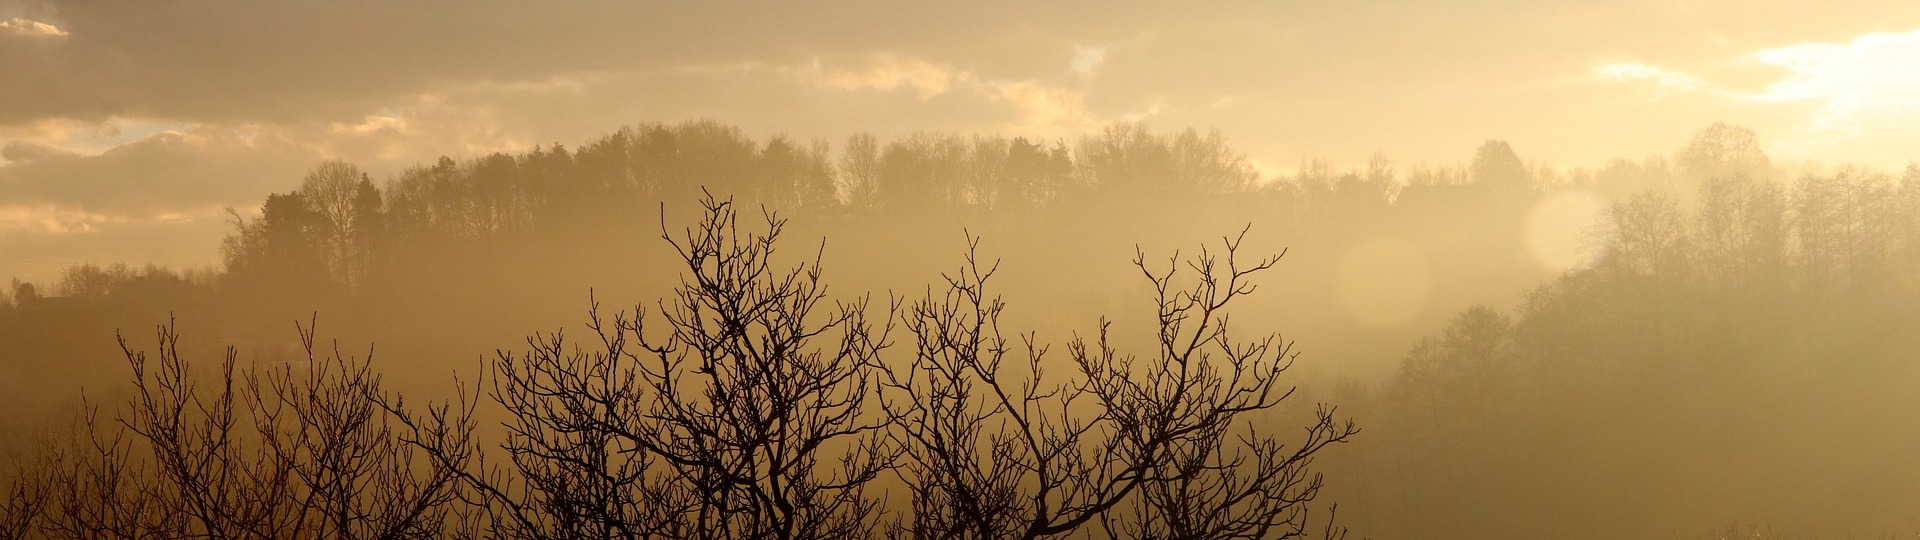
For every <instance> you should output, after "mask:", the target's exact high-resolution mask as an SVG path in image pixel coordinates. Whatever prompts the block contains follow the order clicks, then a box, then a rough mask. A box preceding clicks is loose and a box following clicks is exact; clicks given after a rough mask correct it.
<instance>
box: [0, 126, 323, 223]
mask: <svg viewBox="0 0 1920 540" xmlns="http://www.w3.org/2000/svg"><path fill="white" fill-rule="evenodd" d="M0 157H5V158H6V159H7V161H9V162H10V163H9V164H7V165H6V166H4V167H0V194H4V196H0V206H22V205H24V206H52V207H60V208H73V209H79V210H83V211H85V212H88V213H99V214H111V215H116V216H125V217H130V218H146V217H151V216H154V215H159V214H167V213H175V212H181V211H190V212H198V211H203V210H205V209H207V208H209V207H213V208H218V207H219V206H222V205H235V206H242V207H245V206H248V205H250V204H256V203H254V201H257V200H258V199H259V198H260V197H263V196H265V194H266V193H268V192H269V191H272V190H276V189H284V187H283V186H285V185H287V184H288V183H289V182H292V181H297V179H298V178H299V176H298V175H299V173H300V171H302V170H303V169H304V168H305V167H306V166H307V165H308V164H309V163H311V162H313V161H316V160H318V159H319V158H320V154H318V153H317V152H316V151H314V150H313V149H311V148H309V147H305V146H303V145H301V144H299V143H296V142H294V141H289V140H286V139H284V138H280V137H277V136H274V135H272V134H259V133H247V132H244V131H238V130H228V129H216V128H203V129H196V130H192V131H187V132H174V131H167V132H161V133H157V134H154V135H150V136H147V137H145V138H142V139H140V140H137V141H134V142H131V143H128V144H124V145H121V146H118V147H115V148H113V149H110V150H107V151H105V152H104V153H101V154H98V155H87V154H80V153H75V152H70V151H64V150H60V149H56V148H51V147H48V146H45V145H40V144H34V143H23V142H13V143H9V144H7V145H6V146H5V147H4V149H0Z"/></svg>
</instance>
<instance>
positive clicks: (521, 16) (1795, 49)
mask: <svg viewBox="0 0 1920 540" xmlns="http://www.w3.org/2000/svg"><path fill="white" fill-rule="evenodd" d="M697 118H706V119H713V120H717V121H719V122H722V123H725V124H730V125H735V126H739V127H741V128H742V129H744V130H745V131H746V132H747V133H749V134H752V135H756V136H766V135H771V134H787V135H790V136H793V137H797V138H801V139H813V138H824V139H826V140H828V141H830V142H834V143H837V142H839V141H840V140H842V139H843V138H844V137H845V136H847V135H849V134H851V133H854V132H860V131H865V132H871V133H874V134H876V135H879V136H881V137H883V138H885V137H892V136H901V135H906V134H911V133H913V132H916V131H948V132H960V133H999V134H1004V135H1008V136H1026V137H1037V138H1042V139H1048V140H1052V139H1064V140H1067V141H1068V142H1072V141H1073V140H1075V139H1077V138H1078V137H1079V136H1080V135H1081V134H1084V133H1088V132H1092V131H1096V130H1098V129H1099V128H1100V127H1102V126H1105V125H1108V124H1110V123H1112V122H1115V121H1142V122H1146V123H1147V124H1148V125H1149V126H1151V127H1153V128H1155V129H1159V130H1178V129H1184V128H1188V127H1195V128H1200V129H1203V130H1204V129H1207V128H1217V129H1219V130H1220V131H1221V132H1222V133H1223V134H1225V135H1226V137H1227V138H1228V139H1229V141H1230V142H1231V144H1233V145H1234V146H1235V147H1236V148H1238V149H1240V150H1243V151H1245V152H1246V153H1247V154H1248V156H1249V158H1250V159H1251V160H1252V161H1253V162H1254V163H1255V164H1256V165H1257V166H1258V167H1260V168H1261V169H1262V170H1263V171H1265V172H1267V173H1269V174H1283V173H1285V172H1287V171H1290V170H1292V169H1293V168H1294V167H1296V166H1298V165H1299V164H1300V163H1302V162H1303V161H1304V160H1308V159H1323V160H1328V161H1331V162H1333V163H1336V164H1343V165H1354V166H1358V165H1360V164H1362V163H1364V162H1365V160H1366V159H1367V158H1368V157H1369V156H1372V155H1374V154H1376V153H1379V154H1384V155H1385V156H1387V157H1389V158H1391V159H1393V160H1395V161H1396V162H1399V163H1413V164H1417V163H1434V164H1451V163H1458V162H1462V161H1465V160H1466V159H1468V158H1469V157H1470V156H1471V155H1472V152H1473V150H1474V149H1475V148H1476V147H1478V146H1479V145H1480V144H1481V143H1482V142H1483V141H1485V140H1487V139H1501V140H1506V141H1510V142H1511V143H1512V144H1513V147H1514V148H1515V149H1516V151H1517V152H1518V153H1519V154H1520V155H1521V157H1522V158H1524V159H1526V160H1528V161H1530V162H1536V163H1550V164H1555V165H1558V166H1569V167H1570V166H1597V165H1599V164H1602V163H1604V162H1605V161H1606V160H1607V159H1610V158H1615V157H1626V158H1635V159H1637V158H1644V157H1648V156H1655V155H1665V154H1670V153H1671V152H1672V151H1673V150H1675V149H1677V148H1679V147H1680V146H1681V145H1682V144H1684V143H1685V141H1686V140H1687V139H1688V138H1689V137H1690V136H1692V134H1693V133H1695V132H1697V131H1698V130H1700V129H1701V128H1704V127H1706V126H1708V125H1710V124H1712V123H1714V122H1726V123H1729V124H1735V125H1740V126H1745V127H1749V128H1752V129H1754V130H1755V131H1756V132H1757V133H1758V134H1759V137H1760V139H1761V142H1762V144H1763V146H1764V147H1765V148H1766V149H1767V150H1768V151H1769V152H1770V154H1771V155H1772V156H1773V157H1774V158H1775V160H1776V161H1779V162H1788V163H1792V162H1802V161H1807V160H1814V161H1819V162H1824V163H1841V162H1858V163H1863V164H1867V165H1869V166H1874V167H1880V168H1887V169H1893V168H1898V167H1901V166H1904V164H1906V163H1907V162H1908V161H1909V160H1910V159H1913V158H1915V157H1920V145H1916V144H1915V142H1916V141H1920V2H1907V1H1888V0H1872V1H1861V0H1833V1H1826V2H1784V1H1770V0H1759V1H1741V2H1732V1H1711V0H1697V1H1672V0H1618V1H1581V2H1573V1H1566V2H1521V1H1480V0H1456V1H1447V2H1434V1H1428V2H1414V1H1379V0H1352V1H1346V2H1294V1H1272V0H1269V1H1247V2H1238V1H1224V2H1201V3H1178V4H1176V3H1161V4H1144V3H1141V4H1135V3H1123V2H999V1H984V2H970V3H938V2H891V1H855V2H834V3H828V4H825V5H802V3H793V2H778V3H776V2H743V1H713V2H629V1H620V2H612V1H605V2H602V1H591V0H586V1H578V2H564V3H536V2H519V1H513V2H508V1H494V0H481V1H475V2H461V3H443V2H371V1H367V2H363V1H357V0H334V1H326V2H307V1H298V2H271V3H268V2H261V3H228V2H210V1H179V2H146V1H120V0H93V1H76V2H59V1H34V0H24V1H23V0H0V278H4V277H6V276H22V277H27V278H29V279H35V278H38V279H45V278H46V277H48V276H50V275H52V273H53V272H55V271H57V270H58V269H59V268H60V267H61V266H62V265H67V264H75V263H80V262H96V263H112V262H128V263H134V264H140V263H146V262H154V263H159V264H163V265H174V266H181V267H187V266H196V265H209V264H213V263H215V262H217V261H218V245H219V239H220V237H221V236H222V235H223V234H224V233H225V232H226V231H227V230H228V228H229V225H228V224H227V221H228V219H229V217H228V214H227V212H226V209H227V208H234V209H236V210H238V211H240V212H241V213H247V212H251V211H254V210H255V209H257V206H258V205H259V204H260V201H261V199H262V198H264V197H265V195H266V194H268V193H270V192H276V191H287V190H291V189H293V188H294V187H296V186H297V185H298V183H299V179H300V176H301V175H302V174H303V172H304V171H305V170H307V169H308V168H310V167H312V166H313V165H315V164H317V163H318V162H320V161H321V160H324V159H336V158H337V159H344V160H347V161H350V162H353V163H355V164H357V165H360V166H361V167H363V168H365V169H367V170H370V171H373V172H374V174H375V176H376V177H379V176H384V175H387V174H392V173H394V172H397V171H399V170H400V169H402V168H404V167H406V166H409V165H413V164H418V163H425V162H431V161H432V160H433V159H434V158H436V157H438V156H441V155H449V156H453V157H456V158H459V157H471V156H476V155H481V154H485V153H488V152H493V151H524V150H527V149H530V148H532V147H533V146H534V145H551V144H555V143H559V144H564V145H566V146H568V147H575V146H578V145H579V144H580V143H581V142H584V141H587V140H590V139H593V138H595V137H598V136H600V135H603V134H606V133H609V132H611V131H613V130H615V129H618V128H619V127H620V126H623V125H630V124H633V123H637V122H643V121H661V122H678V121H682V120H689V119H697Z"/></svg>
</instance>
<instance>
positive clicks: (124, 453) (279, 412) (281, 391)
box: [0, 323, 457, 539]
mask: <svg viewBox="0 0 1920 540" xmlns="http://www.w3.org/2000/svg"><path fill="white" fill-rule="evenodd" d="M156 334H157V336H158V341H159V347H158V348H157V349H156V350H155V351H154V354H153V355H152V356H149V355H148V352H147V351H136V350H134V348H133V347H131V346H129V345H128V344H127V342H126V340H125V339H124V338H122V339H121V341H120V344H121V349H122V351H123V352H124V353H125V355H126V358H127V361H128V364H129V365H130V366H131V367H132V371H133V390H134V397H133V398H132V400H131V402H130V403H129V404H128V408H127V409H126V410H125V411H124V412H123V413H122V414H121V415H120V417H119V421H118V422H117V423H101V422H99V421H98V416H97V410H95V409H93V408H88V409H86V412H85V413H84V414H83V415H82V416H81V418H80V420H79V421H78V422H77V423H76V425H75V426H74V427H73V429H72V431H71V432H70V433H69V434H68V436H67V437H66V438H64V439H61V440H56V441H53V443H52V444H49V445H48V448H46V449H45V450H44V452H43V454H42V456H41V459H40V460H39V461H38V462H37V463H36V465H37V467H38V471H37V472H34V473H30V474H28V475H26V476H25V478H24V480H25V481H23V482H21V483H17V484H15V487H14V489H13V490H12V491H11V492H9V493H7V494H6V495H8V500H7V502H6V503H5V505H4V506H3V508H5V509H6V516H7V519H4V520H0V524H3V525H4V529H5V530H4V534H6V535H7V537H9V538H12V537H27V536H39V537H49V538H217V539H229V538H234V539H238V538H327V539H333V538H338V539H363V538H380V539H403V538H439V537H442V536H445V535H447V533H449V532H451V531H452V529H451V525H452V524H455V523H456V522H457V520H454V519H452V518H454V517H457V516H454V515H453V514H452V511H453V510H454V508H453V506H452V505H450V504H449V503H451V502H452V501H453V500H454V499H453V497H454V494H455V492H454V491H453V488H454V487H456V484H455V482H454V480H455V478H454V477H453V476H452V475H451V474H450V473H448V472H446V471H443V470H442V469H440V468H438V467H431V466H430V465H432V464H431V463H420V465H428V466H426V467H416V460H415V458H414V456H413V448H412V447H411V446H409V445H407V444H405V443H404V442H403V441H401V440H400V439H398V438H397V437H395V436H394V433H393V432H392V431H391V430H390V429H389V427H388V423H389V420H388V417H387V416H386V415H385V414H381V413H380V412H379V409H377V408H375V407H374V403H373V402H372V401H371V400H370V399H369V397H371V396H374V395H378V393H379V391H380V390H379V388H380V382H379V378H378V377H377V376H375V375H374V374H373V373H372V371H371V369H370V368H369V367H368V364H367V363H366V362H365V361H364V360H355V359H351V358H347V357H343V356H341V355H339V353H338V352H335V353H334V355H333V356H330V357H321V356H318V355H316V354H315V348H314V345H315V343H314V334H313V332H312V331H311V327H310V326H309V327H305V328H302V329H301V338H302V341H303V343H304V344H305V348H306V353H307V356H306V364H305V365H304V366H303V367H304V369H299V370H296V369H295V368H294V366H292V365H285V364H283V365H280V366H274V367H269V368H267V369H249V370H238V371H237V370H236V357H237V352H236V351H235V350H234V349H232V348H228V349H227V351H226V357H225V360H224V361H223V362H222V363H221V364H220V365H219V366H218V371H217V372H216V373H215V378H214V384H212V385H203V384H200V382H199V380H198V378H197V377H196V376H195V374H194V373H193V370H192V369H191V365H190V362H189V361H188V360H187V359H185V358H183V357H181V356H180V354H179V351H178V346H179V339H180V337H179V334H178V333H177V332H176V331H175V330H174V326H173V325H172V324H171V323H169V324H167V325H164V326H161V327H159V329H158V330H157V331H156Z"/></svg>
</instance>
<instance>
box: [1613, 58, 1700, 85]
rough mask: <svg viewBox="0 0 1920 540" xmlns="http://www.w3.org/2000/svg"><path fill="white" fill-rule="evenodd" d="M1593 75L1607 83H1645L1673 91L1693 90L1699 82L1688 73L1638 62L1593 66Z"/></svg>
mask: <svg viewBox="0 0 1920 540" xmlns="http://www.w3.org/2000/svg"><path fill="white" fill-rule="evenodd" d="M1593 75H1594V76H1595V77H1597V78H1599V79H1601V80H1608V81H1647V82H1652V83H1654V84H1656V85H1659V86H1661V87H1663V88H1668V89H1673V90H1682V91H1684V90H1693V89H1696V88H1699V87H1700V80H1699V79H1698V78H1696V77H1694V76H1693V75H1691V74H1688V73H1682V72H1679V71H1674V70H1670V69H1666V68H1663V67H1660V66H1654V65H1648V64H1643V63H1640V62H1613V63H1607V64H1601V65H1598V66H1594V68H1593Z"/></svg>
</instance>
